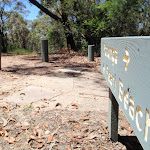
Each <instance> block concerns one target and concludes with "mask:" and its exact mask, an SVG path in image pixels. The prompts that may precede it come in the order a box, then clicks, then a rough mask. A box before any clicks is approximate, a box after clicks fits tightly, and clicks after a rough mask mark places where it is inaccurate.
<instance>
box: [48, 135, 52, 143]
mask: <svg viewBox="0 0 150 150" xmlns="http://www.w3.org/2000/svg"><path fill="white" fill-rule="evenodd" d="M52 140H53V135H50V136H49V137H48V140H47V142H48V143H51V141H52Z"/></svg>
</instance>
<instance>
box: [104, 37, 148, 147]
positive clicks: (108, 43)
mask: <svg viewBox="0 0 150 150" xmlns="http://www.w3.org/2000/svg"><path fill="white" fill-rule="evenodd" d="M101 72H102V73H103V75H104V77H105V79H106V81H107V83H108V86H109V88H110V90H109V99H110V102H109V125H108V127H109V132H110V136H111V138H112V139H113V140H114V141H117V139H118V105H119V106H120V107H121V109H122V111H123V113H124V114H125V116H126V118H127V119H128V121H129V123H130V125H131V126H132V128H133V130H134V132H135V134H136V136H137V138H138V139H139V141H140V143H141V145H142V146H143V148H144V150H150V36H139V37H136V36H135V37H115V38H102V39H101Z"/></svg>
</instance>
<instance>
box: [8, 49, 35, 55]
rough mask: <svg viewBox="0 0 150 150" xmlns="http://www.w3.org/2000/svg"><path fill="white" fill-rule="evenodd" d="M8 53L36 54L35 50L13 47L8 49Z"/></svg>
mask: <svg viewBox="0 0 150 150" xmlns="http://www.w3.org/2000/svg"><path fill="white" fill-rule="evenodd" d="M8 53H9V54H12V55H33V54H36V51H31V50H28V49H14V50H8Z"/></svg>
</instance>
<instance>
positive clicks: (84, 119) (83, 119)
mask: <svg viewBox="0 0 150 150" xmlns="http://www.w3.org/2000/svg"><path fill="white" fill-rule="evenodd" d="M79 120H80V121H88V120H89V119H88V118H80V119H79Z"/></svg>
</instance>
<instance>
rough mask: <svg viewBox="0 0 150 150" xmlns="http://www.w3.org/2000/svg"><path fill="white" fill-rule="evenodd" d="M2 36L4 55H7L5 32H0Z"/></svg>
mask: <svg viewBox="0 0 150 150" xmlns="http://www.w3.org/2000/svg"><path fill="white" fill-rule="evenodd" d="M0 35H1V40H2V41H1V43H2V53H7V49H6V45H5V40H4V38H5V37H4V34H3V32H1V31H0Z"/></svg>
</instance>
